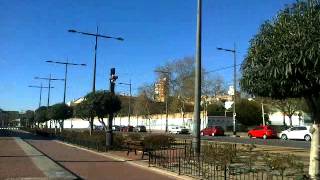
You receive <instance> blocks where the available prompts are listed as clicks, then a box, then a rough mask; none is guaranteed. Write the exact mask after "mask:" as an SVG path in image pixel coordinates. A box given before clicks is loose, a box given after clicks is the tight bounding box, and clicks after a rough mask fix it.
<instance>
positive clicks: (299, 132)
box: [279, 126, 312, 141]
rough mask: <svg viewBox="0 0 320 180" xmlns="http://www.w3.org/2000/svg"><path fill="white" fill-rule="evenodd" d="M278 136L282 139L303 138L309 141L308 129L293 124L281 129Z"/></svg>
mask: <svg viewBox="0 0 320 180" xmlns="http://www.w3.org/2000/svg"><path fill="white" fill-rule="evenodd" d="M279 137H280V138H281V139H283V140H287V139H304V140H305V141H311V137H312V135H311V133H310V129H309V127H307V126H295V127H291V128H289V129H287V130H284V131H281V132H280V134H279Z"/></svg>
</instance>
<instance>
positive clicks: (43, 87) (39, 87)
mask: <svg viewBox="0 0 320 180" xmlns="http://www.w3.org/2000/svg"><path fill="white" fill-rule="evenodd" d="M28 87H30V88H38V89H40V98H39V107H41V101H42V89H49V87H45V86H42V83H41V84H40V86H32V85H30V86H28ZM50 88H54V87H50Z"/></svg>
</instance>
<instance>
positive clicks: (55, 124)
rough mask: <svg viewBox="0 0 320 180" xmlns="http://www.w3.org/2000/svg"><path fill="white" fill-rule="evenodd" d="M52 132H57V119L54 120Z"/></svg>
mask: <svg viewBox="0 0 320 180" xmlns="http://www.w3.org/2000/svg"><path fill="white" fill-rule="evenodd" d="M54 134H57V120H54Z"/></svg>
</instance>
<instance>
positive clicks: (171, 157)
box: [149, 141, 308, 180]
mask: <svg viewBox="0 0 320 180" xmlns="http://www.w3.org/2000/svg"><path fill="white" fill-rule="evenodd" d="M233 147H234V148H236V145H234V146H233ZM149 166H152V167H158V168H163V169H166V170H169V171H172V172H175V173H177V174H179V175H187V176H192V177H195V178H200V179H214V180H226V179H228V180H229V179H234V180H297V179H308V178H306V177H304V176H303V175H289V176H288V175H279V174H275V172H272V171H269V170H268V169H267V168H264V167H261V168H260V169H255V168H248V167H244V166H243V164H237V163H235V164H222V163H219V162H216V161H212V162H211V161H210V160H208V159H207V157H206V156H205V155H204V154H203V153H201V154H200V155H199V156H198V155H195V153H193V151H192V148H191V144H190V142H187V141H184V143H181V142H178V143H176V144H173V145H172V146H171V147H170V148H161V149H158V150H153V151H150V152H149Z"/></svg>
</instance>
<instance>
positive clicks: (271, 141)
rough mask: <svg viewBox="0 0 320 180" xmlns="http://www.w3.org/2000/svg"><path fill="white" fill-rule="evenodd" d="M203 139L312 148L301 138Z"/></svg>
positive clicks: (179, 136) (204, 138)
mask: <svg viewBox="0 0 320 180" xmlns="http://www.w3.org/2000/svg"><path fill="white" fill-rule="evenodd" d="M175 137H176V138H183V139H191V138H192V137H191V135H175ZM201 139H202V140H208V141H217V142H230V143H240V144H252V143H253V144H256V145H265V146H279V147H291V148H302V149H310V142H306V141H300V140H281V139H258V138H252V139H250V138H247V137H231V136H214V137H212V136H202V137H201Z"/></svg>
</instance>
